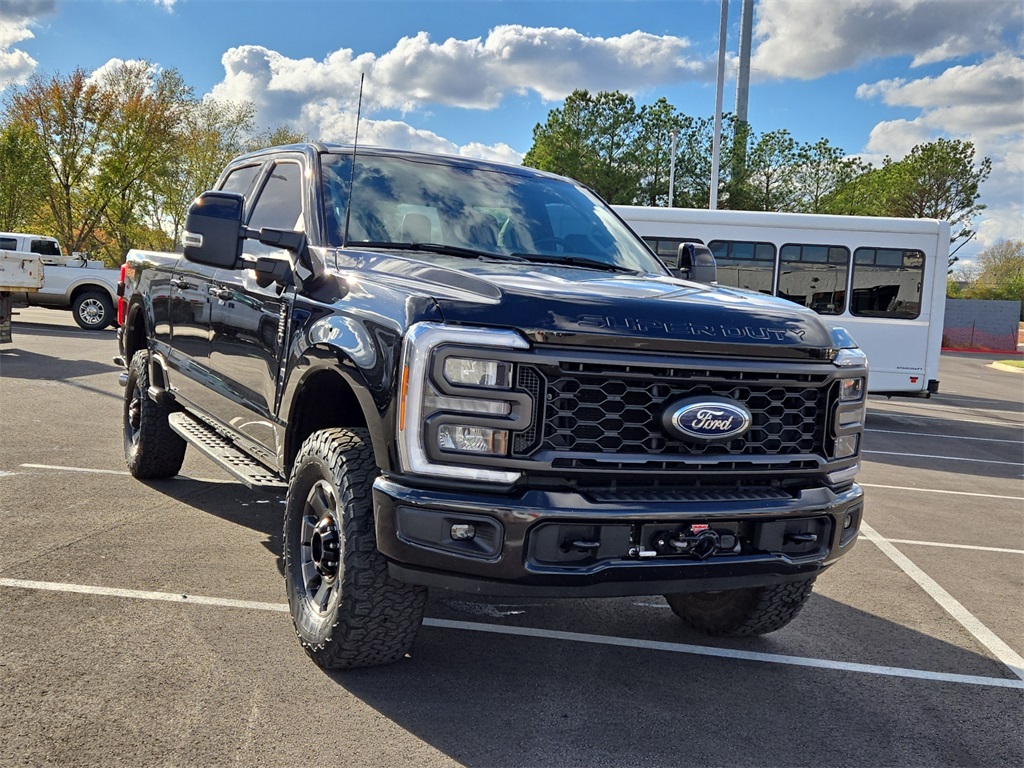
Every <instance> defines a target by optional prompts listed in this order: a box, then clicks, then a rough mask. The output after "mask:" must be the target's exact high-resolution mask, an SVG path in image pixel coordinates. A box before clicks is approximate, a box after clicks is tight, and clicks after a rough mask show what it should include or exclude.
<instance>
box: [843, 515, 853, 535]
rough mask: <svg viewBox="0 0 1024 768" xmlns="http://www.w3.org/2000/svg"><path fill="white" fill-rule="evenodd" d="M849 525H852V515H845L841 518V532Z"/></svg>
mask: <svg viewBox="0 0 1024 768" xmlns="http://www.w3.org/2000/svg"><path fill="white" fill-rule="evenodd" d="M851 525H853V515H847V516H846V517H845V518H843V530H844V531H845V530H847V529H848V528H849V527H850V526H851Z"/></svg>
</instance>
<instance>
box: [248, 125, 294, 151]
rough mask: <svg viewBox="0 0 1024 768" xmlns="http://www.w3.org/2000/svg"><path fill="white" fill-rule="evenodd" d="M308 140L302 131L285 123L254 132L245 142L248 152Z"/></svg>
mask: <svg viewBox="0 0 1024 768" xmlns="http://www.w3.org/2000/svg"><path fill="white" fill-rule="evenodd" d="M307 141H309V136H308V135H307V134H305V133H303V132H302V131H297V130H295V129H293V128H289V127H288V126H287V125H278V126H277V127H276V128H274V129H272V130H271V129H266V130H263V131H260V132H259V133H257V134H255V135H254V136H253V137H252V138H251V139H249V141H247V142H246V143H245V146H246V149H247V150H248V151H249V152H254V151H255V150H257V149H266V148H267V147H279V146H281V145H284V144H302V143H303V142H307Z"/></svg>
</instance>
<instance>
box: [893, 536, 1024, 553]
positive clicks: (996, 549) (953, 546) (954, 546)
mask: <svg viewBox="0 0 1024 768" xmlns="http://www.w3.org/2000/svg"><path fill="white" fill-rule="evenodd" d="M886 541H888V542H889V543H890V544H917V545H919V546H922V547H948V548H950V549H973V550H976V551H978V552H1007V553H1009V554H1011V555H1024V549H1005V548H1004V547H978V546H975V545H973V544H944V543H942V542H939V541H914V540H913V539H886Z"/></svg>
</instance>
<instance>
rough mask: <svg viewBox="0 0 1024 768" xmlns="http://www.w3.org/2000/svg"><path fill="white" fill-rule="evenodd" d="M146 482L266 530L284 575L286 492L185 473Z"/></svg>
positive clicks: (193, 504) (184, 501) (199, 506)
mask: <svg viewBox="0 0 1024 768" xmlns="http://www.w3.org/2000/svg"><path fill="white" fill-rule="evenodd" d="M142 482H143V484H144V485H146V486H147V487H149V488H151V489H152V490H154V491H157V492H158V493H161V494H163V495H164V496H167V497H168V498H170V499H173V500H174V501H177V502H180V503H182V504H186V505H188V506H189V507H192V508H193V509H196V510H198V511H200V512H203V513H204V514H208V515H211V516H213V517H217V518H220V519H221V520H225V521H227V522H229V523H233V524H235V525H239V526H244V527H246V528H250V529H252V530H254V531H257V532H259V533H262V534H264V535H265V536H266V538H265V539H264V540H263V542H262V543H263V546H264V547H265V548H266V549H267V551H268V552H270V554H272V555H273V556H274V563H275V565H276V566H277V570H278V571H279V572H280V574H281V575H282V576H283V575H284V561H283V560H282V558H281V551H282V549H281V548H282V546H283V539H282V532H283V526H284V505H283V504H281V503H280V501H281V500H283V498H284V497H283V496H277V495H274V494H271V493H263V492H260V491H254V490H252V489H251V488H247V487H246V486H244V485H242V484H241V483H235V482H230V481H229V482H215V481H211V480H203V479H196V478H192V477H187V476H185V475H177V476H175V477H173V478H170V479H167V480H144V481H142ZM282 594H283V587H282Z"/></svg>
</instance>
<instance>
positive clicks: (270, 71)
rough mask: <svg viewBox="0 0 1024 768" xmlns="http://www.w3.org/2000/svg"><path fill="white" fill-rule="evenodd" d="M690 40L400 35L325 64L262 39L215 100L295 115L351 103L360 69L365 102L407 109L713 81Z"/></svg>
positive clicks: (227, 61)
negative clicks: (311, 107)
mask: <svg viewBox="0 0 1024 768" xmlns="http://www.w3.org/2000/svg"><path fill="white" fill-rule="evenodd" d="M689 46H690V44H689V42H688V41H687V40H686V39H684V38H678V37H667V36H666V37H659V36H655V35H650V34H647V33H644V32H631V33H629V34H627V35H622V36H619V37H611V38H597V37H586V36H584V35H581V34H580V33H578V32H576V31H574V30H571V29H555V28H550V27H545V28H530V27H523V26H518V25H506V26H499V27H495V28H494V29H492V30H491V31H490V33H489V34H488V35H487V37H486V38H474V39H471V40H456V39H454V38H449V39H448V40H445V41H444V42H443V43H435V42H433V41H431V39H430V37H429V35H427V34H426V33H425V32H421V33H419V34H417V35H416V36H414V37H404V38H402V39H401V40H399V41H398V42H397V43H396V45H395V46H394V48H392V49H391V50H390V51H388V52H386V53H384V54H383V55H381V56H379V57H378V56H376V55H374V54H372V53H364V54H361V55H359V56H356V55H354V53H353V51H352V50H351V49H340V50H338V51H335V52H334V53H332V54H331V55H329V56H328V57H326V58H325V59H323V60H322V61H314V60H313V59H290V58H288V57H285V56H282V55H281V54H279V53H277V52H275V51H272V50H269V49H267V48H264V47H262V46H254V45H247V46H241V47H238V48H232V49H230V50H228V51H227V52H226V53H225V54H224V55H223V57H222V63H223V65H224V71H225V75H224V79H223V80H222V81H221V82H220V83H218V84H217V85H216V86H215V87H214V89H213V92H212V95H213V96H214V97H216V98H236V99H237V98H247V99H251V100H252V101H254V102H255V103H256V105H257V107H258V109H259V110H260V119H262V120H263V121H264V122H269V123H278V122H282V121H284V120H288V119H293V118H294V115H295V113H296V111H297V110H298V109H301V106H302V105H303V104H308V103H312V102H323V101H327V100H333V101H334V103H335V104H336V105H339V106H343V107H344V108H348V109H352V108H353V107H354V104H355V98H356V94H357V92H358V85H359V75H360V73H365V74H366V85H365V96H364V103H363V104H364V109H365V110H367V111H368V112H375V111H380V110H385V109H397V110H400V111H402V112H411V111H413V110H415V109H418V108H420V107H422V106H424V105H428V104H435V105H436V104H440V105H444V106H449V107H462V108H466V109H494V108H496V107H498V106H499V105H500V103H501V101H502V99H503V98H504V97H505V96H507V95H508V94H511V93H522V92H525V91H533V92H535V93H537V94H538V95H540V97H541V98H543V99H545V100H549V101H552V100H556V99H561V98H564V97H565V96H567V95H568V94H569V93H570V92H571V91H572V90H573V89H576V88H586V89H588V90H624V91H628V92H631V93H637V92H640V91H643V90H645V89H649V88H653V87H655V86H657V85H661V84H665V83H678V82H680V81H684V80H707V79H713V78H714V64H713V62H711V61H709V60H702V59H694V58H688V57H687V55H686V51H687V49H688V48H689Z"/></svg>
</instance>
